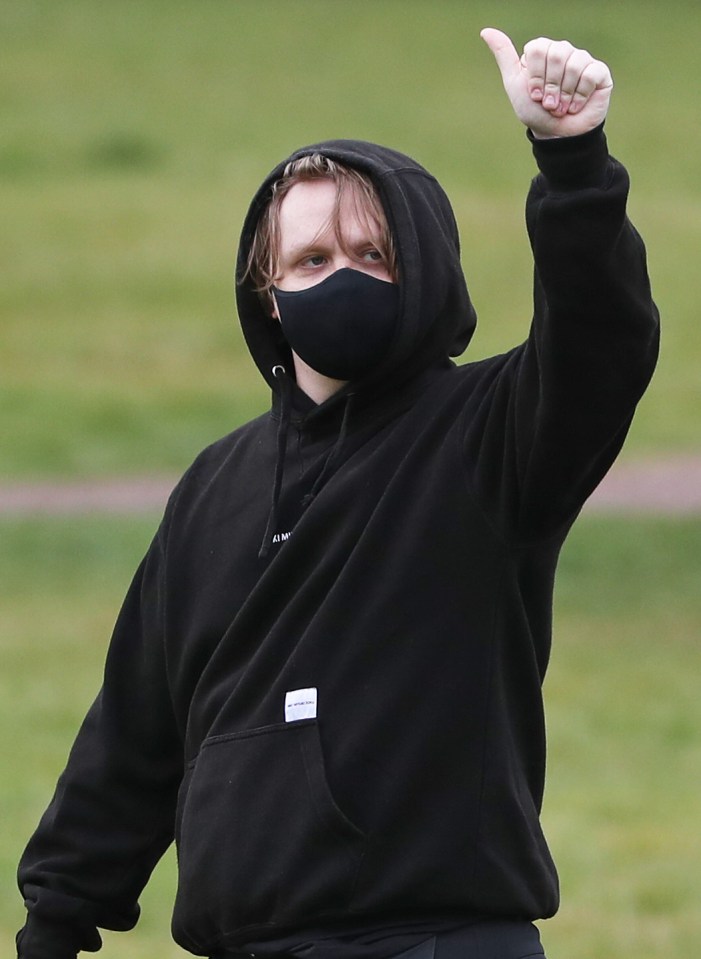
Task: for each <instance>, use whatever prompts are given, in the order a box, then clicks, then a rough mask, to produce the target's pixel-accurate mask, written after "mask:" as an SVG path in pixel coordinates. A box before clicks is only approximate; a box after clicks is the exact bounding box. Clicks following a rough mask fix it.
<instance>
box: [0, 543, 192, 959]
mask: <svg viewBox="0 0 701 959" xmlns="http://www.w3.org/2000/svg"><path fill="white" fill-rule="evenodd" d="M163 554H164V550H163V533H162V532H159V534H158V536H157V537H156V539H155V540H154V542H153V544H152V546H151V548H150V550H149V552H148V554H147V556H146V558H145V559H144V561H143V563H142V564H141V566H140V568H139V570H138V571H137V574H136V576H135V578H134V580H133V582H132V584H131V587H130V590H129V592H128V594H127V597H126V599H125V602H124V605H123V607H122V610H121V612H120V615H119V618H118V620H117V624H116V627H115V632H114V635H113V637H112V641H111V644H110V649H109V652H108V657H107V662H106V667H105V676H104V684H103V687H102V690H101V691H100V694H99V695H98V697H97V699H96V701H95V703H94V704H93V706H92V708H91V709H90V711H89V712H88V715H87V716H86V718H85V720H84V722H83V725H82V727H81V729H80V732H79V734H78V736H77V738H76V741H75V744H74V746H73V748H72V750H71V753H70V757H69V760H68V764H67V767H66V769H65V771H64V772H63V774H62V775H61V777H60V779H59V782H58V785H57V788H56V792H55V795H54V797H53V799H52V801H51V804H50V805H49V807H48V809H47V811H46V812H45V814H44V816H43V817H42V819H41V822H40V824H39V826H38V828H37V830H36V832H35V834H34V836H33V837H32V839H31V840H30V842H29V844H28V846H27V849H26V850H25V852H24V855H23V857H22V859H21V862H20V866H19V876H18V878H19V885H20V889H21V891H22V893H23V895H24V899H25V904H26V906H27V909H28V918H27V923H26V925H25V927H24V929H23V930H22V931H21V932H20V933H19V935H18V937H17V947H18V956H19V957H21V959H71V957H74V956H75V954H76V953H77V952H78V951H79V950H85V951H87V952H93V951H96V950H97V949H99V948H100V945H101V940H100V936H99V934H98V932H97V927H98V926H100V927H103V928H106V929H114V930H125V929H130V928H131V927H132V926H134V925H135V923H136V921H137V919H138V915H139V907H138V904H137V899H138V896H139V894H140V893H141V890H142V889H143V887H144V885H145V884H146V882H147V880H148V877H149V875H150V873H151V871H152V869H153V867H154V866H155V864H156V862H157V861H158V859H159V858H160V857H161V855H162V854H163V852H164V851H165V849H166V848H167V847H168V845H169V844H170V842H171V840H172V836H173V828H174V827H173V823H174V813H175V804H176V796H177V789H178V785H179V783H180V780H181V778H182V745H181V742H180V737H179V735H178V732H177V725H176V721H175V718H174V713H173V708H172V704H171V700H170V695H169V690H168V684H167V680H166V664H165V657H164V653H163V630H162V625H161V624H162V612H161V610H162V606H163V595H162V594H163V585H162V584H163V565H164V555H163Z"/></svg>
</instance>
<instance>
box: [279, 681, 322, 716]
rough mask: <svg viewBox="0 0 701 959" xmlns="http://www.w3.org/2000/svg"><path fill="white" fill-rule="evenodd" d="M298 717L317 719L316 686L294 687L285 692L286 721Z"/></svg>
mask: <svg viewBox="0 0 701 959" xmlns="http://www.w3.org/2000/svg"><path fill="white" fill-rule="evenodd" d="M296 719H316V687H315V686H312V688H311V689H292V690H290V692H289V693H285V722H286V723H293V722H294V721H295V720H296Z"/></svg>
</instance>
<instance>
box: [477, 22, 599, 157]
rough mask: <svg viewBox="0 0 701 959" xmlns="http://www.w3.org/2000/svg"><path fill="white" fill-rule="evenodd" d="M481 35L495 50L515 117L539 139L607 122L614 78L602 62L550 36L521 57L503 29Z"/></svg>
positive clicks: (529, 45)
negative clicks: (605, 119)
mask: <svg viewBox="0 0 701 959" xmlns="http://www.w3.org/2000/svg"><path fill="white" fill-rule="evenodd" d="M480 36H481V37H482V39H483V40H484V42H485V43H486V44H487V46H488V47H489V49H490V50H491V51H492V53H493V54H494V58H495V60H496V62H497V66H498V67H499V70H500V71H501V78H502V80H503V82H504V89H505V90H506V93H507V95H508V97H509V99H510V100H511V105H512V106H513V108H514V112H515V113H516V116H517V117H518V118H519V120H521V122H522V123H525V125H526V126H527V127H529V128H530V129H531V131H532V132H533V135H534V136H535V137H538V138H540V139H548V138H551V137H568V136H576V135H578V134H581V133H587V132H588V131H589V130H593V129H594V127H597V126H598V125H599V124H600V123H601V122H602V121H603V120H604V118H605V116H606V113H607V111H608V106H609V100H610V99H611V91H612V89H613V80H612V79H611V72H610V70H609V68H608V67H607V66H606V64H605V63H602V62H601V60H595V59H594V58H593V57H592V56H591V54H589V53H587V51H586V50H578V49H577V48H576V47H573V46H572V44H571V43H569V41H567V40H549V39H548V38H547V37H539V38H538V39H537V40H531V41H530V42H529V43H527V44H526V46H525V47H524V48H523V55H522V56H520V57H519V55H518V53H517V51H516V48H515V47H514V45H513V43H512V42H511V40H510V39H509V37H507V35H506V34H505V33H502V32H501V30H494V29H493V28H492V27H486V28H485V29H484V30H482V32H481V34H480Z"/></svg>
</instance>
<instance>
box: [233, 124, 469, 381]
mask: <svg viewBox="0 0 701 959" xmlns="http://www.w3.org/2000/svg"><path fill="white" fill-rule="evenodd" d="M312 153H320V154H322V155H323V156H326V157H328V158H329V159H331V160H334V161H336V162H338V163H341V164H343V165H345V166H348V167H352V168H354V169H356V170H359V171H361V172H363V173H365V174H366V175H367V176H369V178H370V179H371V180H372V182H373V184H374V185H375V188H376V190H377V192H378V196H379V198H380V202H381V203H382V206H383V208H384V211H385V215H386V217H387V222H388V224H389V228H390V231H391V233H392V235H393V238H394V242H395V245H396V251H397V264H398V272H399V290H400V299H399V303H400V305H399V321H398V324H397V330H396V333H395V337H394V342H393V343H392V345H391V347H390V350H389V353H388V355H387V356H386V357H385V358H384V359H383V360H382V362H381V363H379V364H378V365H377V367H375V368H374V369H373V371H372V373H370V374H369V375H368V376H366V377H365V378H364V380H363V383H368V384H369V383H371V382H372V383H374V384H377V383H378V382H380V381H384V382H386V381H387V380H388V379H389V380H390V381H391V380H393V379H394V378H395V377H399V378H401V379H404V378H406V377H408V376H411V375H413V374H415V373H417V372H420V371H422V370H424V369H426V368H428V367H429V366H432V365H434V364H435V363H438V362H441V361H445V360H447V358H448V357H449V356H458V355H459V354H460V353H462V352H463V350H464V349H465V347H466V346H467V344H468V343H469V341H470V339H471V337H472V334H473V332H474V329H475V325H476V315H475V311H474V308H473V306H472V303H471V302H470V297H469V294H468V291H467V286H466V284H465V277H464V275H463V272H462V267H461V264H460V241H459V237H458V230H457V225H456V223H455V217H454V215H453V211H452V208H451V205H450V202H449V200H448V198H447V196H446V194H445V193H444V191H443V189H442V188H441V186H440V185H439V184H438V182H437V181H436V179H435V178H434V177H433V176H431V174H430V173H428V172H427V171H426V170H425V169H424V168H423V167H422V166H420V165H419V164H418V163H417V162H416V161H415V160H412V159H411V158H410V157H407V156H405V155H404V154H402V153H398V152H397V151H395V150H390V149H388V148H386V147H381V146H377V145H376V144H373V143H366V142H363V141H359V140H327V141H325V142H321V143H315V144H312V145H311V146H308V147H304V148H302V149H300V150H297V151H295V153H293V154H292V155H291V156H290V157H288V159H286V160H284V161H283V162H282V163H280V164H279V165H278V166H277V167H275V169H274V170H273V171H272V172H271V173H270V174H269V176H268V177H266V179H265V181H264V182H263V184H262V186H261V187H260V189H259V190H258V192H257V193H256V195H255V196H254V198H253V201H252V203H251V206H250V208H249V211H248V214H247V216H246V219H245V221H244V225H243V230H242V234H241V242H240V245H239V252H238V259H237V269H236V280H237V286H236V295H237V303H238V310H239V317H240V320H241V326H242V329H243V333H244V336H245V339H246V342H247V344H248V348H249V350H250V352H251V355H252V356H253V359H254V361H255V362H256V364H257V366H258V368H259V369H260V371H261V373H262V374H263V376H264V377H265V379H266V381H267V382H268V383H269V384H270V385H271V387H273V389H275V390H277V389H278V381H277V380H276V377H275V376H274V374H273V367H275V366H276V365H282V366H284V367H285V368H286V369H287V370H288V371H291V369H292V361H291V355H290V351H289V347H288V346H287V344H286V343H285V340H284V337H283V335H282V332H281V330H280V324H279V322H278V321H277V320H276V319H274V318H273V317H272V316H270V315H268V314H267V312H266V310H265V308H264V306H263V303H262V301H261V298H260V296H259V294H258V293H256V292H255V290H254V289H253V286H252V284H251V282H250V279H248V278H246V279H243V278H244V276H245V272H246V264H247V260H248V253H249V249H250V246H251V243H252V239H253V235H254V233H255V229H256V226H257V223H258V220H259V218H260V216H261V213H262V211H263V210H264V209H265V207H266V205H267V204H268V202H269V200H270V197H271V191H272V185H273V183H274V182H275V181H276V180H278V179H279V178H280V177H281V176H282V174H283V171H284V169H285V166H286V165H287V164H288V163H289V162H290V161H292V160H296V159H299V158H300V157H303V156H308V155H309V154H312ZM358 386H360V387H361V388H362V384H354V389H355V390H357V388H358Z"/></svg>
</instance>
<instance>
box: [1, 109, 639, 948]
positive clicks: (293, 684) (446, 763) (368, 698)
mask: <svg viewBox="0 0 701 959" xmlns="http://www.w3.org/2000/svg"><path fill="white" fill-rule="evenodd" d="M533 148H534V153H535V157H536V160H537V162H538V165H539V167H540V173H539V175H538V176H537V177H536V179H535V180H534V181H533V184H532V186H531V190H530V193H529V196H528V202H527V226H528V233H529V236H530V240H531V244H532V248H533V254H534V260H535V311H534V318H533V322H532V324H531V327H530V331H529V333H528V336H527V339H526V340H525V341H524V342H523V343H522V344H521V345H519V346H517V347H515V348H514V349H513V350H511V351H509V352H507V353H505V354H504V355H500V356H496V357H493V358H491V359H487V360H483V361H478V362H474V363H467V364H465V365H462V366H456V365H454V363H453V362H452V361H451V360H450V359H449V357H450V355H451V354H453V355H454V354H457V353H459V352H461V351H462V350H463V349H464V347H465V346H466V344H467V342H468V341H469V339H470V337H471V335H472V332H473V329H474V325H475V313H474V310H473V308H472V305H471V303H470V299H469V296H468V292H467V288H466V285H465V280H464V277H463V273H462V269H461V266H460V251H459V243H458V234H457V229H456V226H455V221H454V217H453V214H452V211H451V208H450V205H449V203H448V201H447V199H446V197H445V195H444V193H443V191H442V190H441V188H440V186H439V185H438V184H437V182H436V180H435V179H434V178H433V177H432V176H431V175H430V174H428V173H427V172H426V170H424V169H423V168H422V167H420V166H419V165H418V164H417V163H415V162H414V161H413V160H411V159H409V158H407V157H405V156H403V155H401V154H399V153H396V152H394V151H392V150H388V149H384V148H381V147H378V146H375V145H372V144H368V143H363V142H357V141H342V140H341V141H330V142H326V143H321V144H315V145H313V146H310V147H307V148H305V149H304V150H301V151H298V152H297V153H296V154H294V156H301V155H304V154H308V153H312V152H321V153H323V154H325V155H326V156H328V157H331V158H332V159H334V160H338V161H339V162H341V163H344V164H347V165H348V166H351V167H355V168H357V169H359V170H362V171H364V172H365V173H367V174H368V175H369V176H370V177H371V179H372V181H373V182H374V184H375V186H376V188H377V190H378V193H379V196H380V199H381V201H382V204H383V207H384V209H385V211H386V214H387V218H388V222H389V225H390V229H391V231H392V233H393V236H394V238H395V242H396V247H397V255H398V264H399V287H400V315H399V322H398V326H397V332H396V335H395V339H394V342H393V345H392V347H391V349H390V351H389V354H388V355H387V357H386V358H385V359H384V360H383V361H382V362H381V363H380V364H379V365H378V366H377V368H376V369H374V370H373V371H372V373H371V374H369V375H368V376H367V377H365V378H364V379H363V380H360V381H358V382H352V383H350V384H348V385H347V386H346V387H344V388H343V389H342V390H340V391H339V392H338V393H336V394H335V395H334V396H333V397H331V398H330V399H329V400H327V401H326V402H324V403H322V404H321V405H318V406H317V405H315V404H314V403H313V402H312V401H311V400H310V399H309V398H308V397H306V396H305V395H304V394H303V393H302V392H301V390H299V388H298V387H297V385H296V384H295V382H294V378H293V368H292V364H291V358H290V353H289V350H288V348H287V347H286V345H285V343H284V341H283V339H282V337H281V334H280V330H279V326H278V324H277V323H276V322H275V321H274V320H273V319H272V318H271V317H270V316H268V315H267V314H266V311H265V310H264V308H263V307H262V305H261V302H260V300H259V298H258V296H257V294H255V292H254V291H253V290H252V289H251V288H250V285H249V284H248V283H247V281H243V282H239V286H238V304H239V314H240V318H241V323H242V326H243V331H244V335H245V338H246V341H247V343H248V346H249V348H250V351H251V354H252V356H253V359H254V361H255V362H256V364H257V365H258V367H259V368H260V371H261V373H262V375H263V376H264V377H265V379H266V380H267V382H268V383H269V384H270V386H271V388H272V391H273V402H272V408H271V409H270V410H269V411H268V412H267V413H265V414H264V415H263V416H261V417H259V418H257V419H255V420H253V421H252V422H250V423H248V424H246V425H245V426H243V427H241V428H239V429H237V430H236V431H234V432H233V433H231V434H230V435H229V436H227V437H225V438H224V439H222V440H220V441H219V442H217V443H215V444H214V445H212V446H211V447H209V448H208V449H206V450H205V451H204V452H203V453H202V454H201V455H200V456H199V457H198V458H197V460H196V461H195V462H194V464H193V465H192V467H191V468H190V469H189V470H188V472H187V473H186V474H185V476H184V477H183V479H182V480H181V482H180V483H179V484H178V486H177V488H176V489H175V491H174V492H173V494H172V496H171V498H170V500H169V503H168V505H167V508H166V512H165V515H164V518H163V521H162V523H161V526H160V528H159V530H158V532H157V534H156V536H155V539H154V541H153V543H152V545H151V547H150V549H149V551H148V553H147V555H146V557H145V559H144V560H143V562H142V564H141V566H140V568H139V570H138V572H137V574H136V576H135V578H134V581H133V583H132V586H131V588H130V590H129V593H128V595H127V597H126V600H125V603H124V606H123V608H122V610H121V613H120V616H119V619H118V622H117V625H116V628H115V632H114V635H113V638H112V641H111V644H110V648H109V653H108V658H107V664H106V669H105V677H104V685H103V688H102V690H101V692H100V694H99V695H98V697H97V699H96V701H95V703H94V705H93V707H92V708H91V710H90V712H89V713H88V716H87V717H86V719H85V721H84V724H83V726H82V728H81V730H80V733H79V735H78V737H77V740H76V742H75V744H74V746H73V749H72V751H71V755H70V758H69V762H68V765H67V768H66V770H65V772H64V773H63V775H62V776H61V778H60V780H59V783H58V787H57V791H56V794H55V796H54V798H53V801H52V802H51V805H50V806H49V808H48V810H47V812H46V813H45V815H44V817H43V819H42V820H41V823H40V825H39V827H38V829H37V831H36V833H35V835H34V837H33V838H32V840H31V841H30V843H29V846H28V848H27V850H26V852H25V854H24V856H23V859H22V862H21V866H20V872H19V881H20V886H21V888H22V890H23V894H24V897H25V902H26V905H27V907H28V909H29V918H28V921H27V925H26V927H25V929H24V931H23V932H22V933H20V942H21V945H20V955H21V956H23V957H24V959H42V957H44V959H45V957H53V959H62V957H64V956H71V955H74V953H75V950H76V949H77V948H79V947H80V948H83V949H94V948H97V947H98V946H99V941H100V940H99V935H98V933H97V928H96V927H105V928H109V929H127V928H130V927H131V926H133V925H134V923H135V922H136V920H137V917H138V905H137V899H138V896H139V894H140V892H141V890H142V888H143V886H144V884H145V883H146V881H147V880H148V877H149V875H150V872H151V870H152V869H153V867H154V865H155V863H156V862H157V860H158V859H159V857H160V856H161V855H162V853H163V851H164V850H165V849H166V847H167V846H168V845H169V844H170V843H171V841H172V840H173V839H174V838H175V841H176V843H177V851H178V872H179V885H178V891H177V897H176V903H175V911H174V918H173V935H174V937H175V939H176V941H177V942H178V943H179V944H180V945H181V946H182V947H183V948H185V949H187V950H190V951H191V952H193V953H195V954H201V955H212V954H214V953H217V952H225V951H227V950H230V951H235V950H237V949H241V948H243V947H245V946H246V944H249V945H250V944H251V943H261V942H263V943H265V942H266V941H268V942H270V943H275V942H282V941H289V937H290V936H292V937H294V936H295V935H299V936H300V937H302V936H303V935H304V933H305V931H308V930H310V929H317V930H318V929H327V930H328V929H331V928H335V927H343V928H348V927H352V926H353V925H354V924H356V925H357V926H358V927H363V926H365V927H370V926H371V925H372V924H383V923H384V924H387V925H388V926H389V925H391V924H395V925H396V924H399V925H401V924H402V923H407V922H410V921H416V920H424V919H425V920H426V921H434V922H440V921H447V920H459V921H465V922H469V921H471V920H474V919H478V918H482V919H484V918H487V919H489V918H494V919H498V918H506V919H536V918H544V917H548V916H551V915H552V914H553V913H554V912H555V910H556V908H557V905H558V883H557V876H556V871H555V867H554V865H553V862H552V859H551V856H550V853H549V851H548V847H547V844H546V841H545V838H544V836H543V833H542V831H541V826H540V822H539V813H540V809H541V803H542V799H543V789H544V777H545V733H544V719H543V704H542V691H541V686H542V683H543V679H544V676H545V672H546V667H547V664H548V658H549V654H550V642H551V610H552V592H553V582H554V575H555V567H556V562H557V557H558V553H559V550H560V547H561V545H562V543H563V540H564V538H565V535H566V533H567V531H568V530H569V528H570V526H571V524H572V522H573V520H574V519H575V517H576V515H577V513H578V511H579V510H580V508H581V506H582V504H583V502H584V501H585V499H586V498H587V496H588V495H589V494H590V492H591V491H592V490H593V489H594V487H595V486H596V485H597V483H598V482H599V481H600V480H601V478H602V476H603V475H604V473H605V472H606V470H607V469H608V468H609V466H610V464H611V463H612V461H613V459H614V457H615V456H616V454H617V452H618V450H619V448H620V446H621V444H622V442H623V439H624V436H625V434H626V431H627V429H628V427H629V424H630V421H631V417H632V415H633V411H634V409H635V406H636V403H637V401H638V399H639V398H640V396H641V394H642V392H643V390H644V388H645V386H646V384H647V382H648V380H649V377H650V375H651V373H652V370H653V367H654V363H655V358H656V354H657V313H656V310H655V307H654V305H653V303H652V300H651V297H650V289H649V284H648V280H647V274H646V268H645V257H644V250H643V246H642V243H641V241H640V238H639V237H638V235H637V233H636V232H635V230H634V229H633V227H632V226H631V224H630V223H629V221H628V220H627V218H626V212H625V205H626V195H627V186H628V182H627V176H626V173H625V171H624V169H623V168H622V167H621V166H620V164H619V163H617V162H616V161H615V160H613V159H612V158H611V157H610V156H609V155H608V151H607V148H606V141H605V138H604V134H603V131H602V129H601V128H599V129H597V130H595V131H592V132H591V133H589V134H586V135H584V136H581V137H576V138H570V139H563V140H554V141H547V142H534V144H533ZM286 162H287V161H286ZM283 166H284V164H281V165H280V166H279V167H277V168H276V169H275V170H273V172H272V173H271V174H270V176H269V177H268V178H267V179H266V180H265V182H264V183H263V185H262V187H261V189H260V190H259V192H258V193H257V195H256V196H255V198H254V200H253V203H252V205H251V209H250V212H249V214H248V217H247V219H246V221H245V223H244V227H243V234H242V239H241V247H240V254H239V261H238V262H239V267H238V276H239V281H241V279H242V277H243V276H244V272H245V263H246V259H247V254H248V249H249V246H250V242H251V238H252V234H253V231H254V228H255V225H256V223H257V221H258V218H259V216H260V213H261V210H262V209H263V208H264V206H265V204H266V202H267V200H268V198H269V196H270V190H271V185H272V183H273V182H274V181H275V179H277V177H279V175H280V173H281V172H282V169H283ZM281 367H282V368H283V369H280V368H281ZM261 547H262V548H261ZM286 937H287V938H286Z"/></svg>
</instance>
